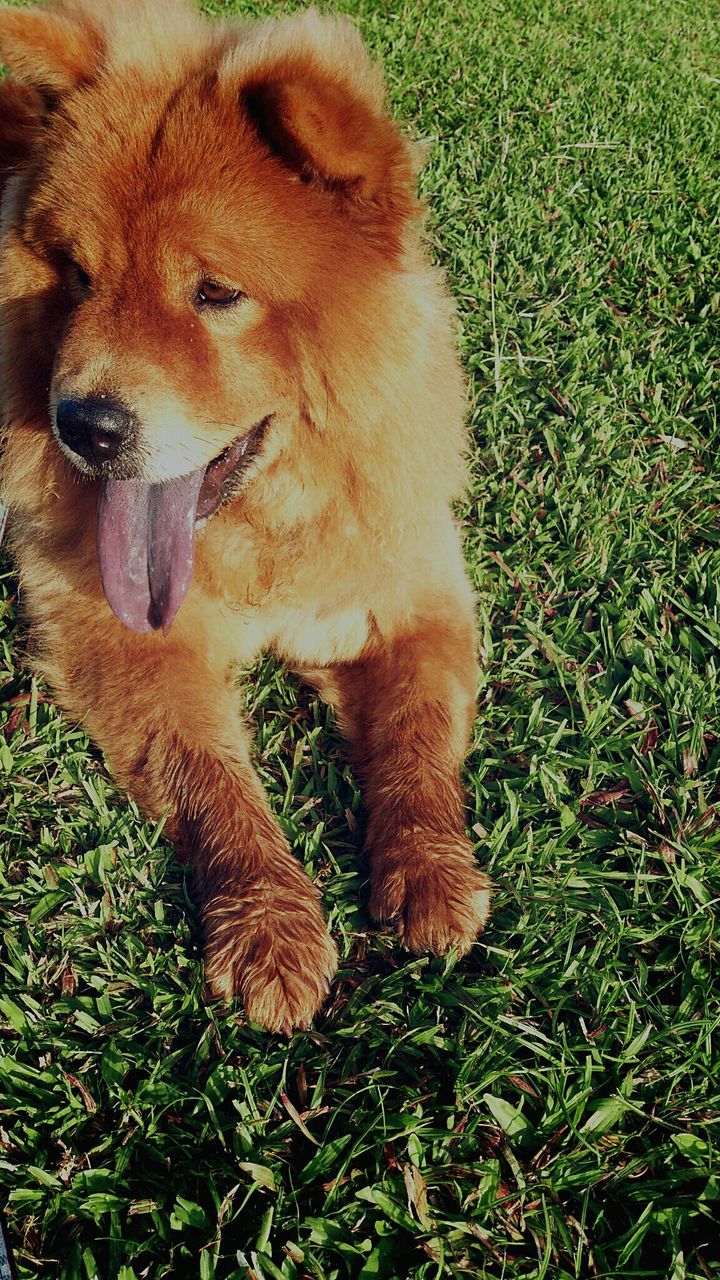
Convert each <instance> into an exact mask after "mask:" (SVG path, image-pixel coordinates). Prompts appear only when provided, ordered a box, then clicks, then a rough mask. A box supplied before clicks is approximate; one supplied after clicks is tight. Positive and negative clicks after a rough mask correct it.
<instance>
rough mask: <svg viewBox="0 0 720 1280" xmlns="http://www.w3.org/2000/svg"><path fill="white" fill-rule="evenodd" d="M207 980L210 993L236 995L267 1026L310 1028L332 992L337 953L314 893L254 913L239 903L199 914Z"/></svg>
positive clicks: (287, 1029) (286, 1029)
mask: <svg viewBox="0 0 720 1280" xmlns="http://www.w3.org/2000/svg"><path fill="white" fill-rule="evenodd" d="M204 918H205V926H206V944H205V978H206V981H207V983H208V986H209V987H210V990H211V991H212V993H213V995H215V996H217V997H218V998H219V999H221V1000H225V1001H230V1000H232V999H233V998H234V997H235V996H242V999H243V1003H244V1006H245V1014H246V1016H247V1018H248V1019H249V1020H250V1021H251V1022H256V1023H258V1024H259V1025H260V1026H261V1027H263V1028H264V1029H265V1030H266V1031H276V1032H282V1033H283V1034H285V1035H290V1033H291V1032H292V1031H293V1030H296V1029H300V1028H303V1027H308V1026H309V1025H310V1023H311V1022H312V1019H313V1017H314V1016H315V1014H316V1013H317V1011H318V1009H319V1008H320V1006H321V1005H322V1004H323V1003H324V1001H325V999H326V998H327V995H328V993H329V991H330V982H331V980H332V978H333V975H334V973H335V970H336V968H337V951H336V949H335V944H334V942H333V941H332V938H331V937H330V935H329V933H328V931H327V928H326V926H325V921H324V920H323V917H322V913H321V911H320V908H319V906H318V904H317V902H316V901H315V898H314V896H313V897H312V898H308V900H305V901H303V902H295V903H291V904H289V905H288V906H287V908H286V909H285V910H281V909H280V908H279V907H278V906H274V907H271V908H265V909H263V911H262V912H259V911H258V909H257V907H256V906H253V905H251V906H249V907H248V909H247V910H245V911H243V910H242V909H241V907H240V906H239V904H238V902H237V901H233V902H232V904H229V903H228V904H226V905H225V906H223V904H222V903H220V902H215V903H213V904H212V905H211V906H210V907H209V908H208V909H207V910H206V912H205V917H204Z"/></svg>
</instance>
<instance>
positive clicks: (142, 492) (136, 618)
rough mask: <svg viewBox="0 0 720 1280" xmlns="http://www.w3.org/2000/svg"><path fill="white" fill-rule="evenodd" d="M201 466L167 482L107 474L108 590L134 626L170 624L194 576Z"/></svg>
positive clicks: (103, 528)
mask: <svg viewBox="0 0 720 1280" xmlns="http://www.w3.org/2000/svg"><path fill="white" fill-rule="evenodd" d="M204 478H205V469H204V468H203V467H201V468H200V469H199V470H198V471H193V472H191V473H190V475H187V476H180V477H179V478H178V479H177V480H168V481H166V482H165V483H164V484H147V483H146V482H145V481H143V480H105V481H104V483H103V486H102V491H101V494H100V504H99V507H98V527H97V547H98V555H99V557H100V576H101V578H102V584H103V590H104V592H105V596H106V598H107V601H108V604H109V605H110V608H111V609H112V611H113V613H114V614H115V615H116V617H118V618H119V619H120V621H121V622H124V623H125V626H126V627H130V628H131V629H132V630H133V631H157V630H158V629H159V628H160V627H162V629H163V631H164V632H165V633H167V632H168V630H169V629H170V625H171V623H172V620H173V618H174V617H175V614H176V613H177V611H178V609H179V608H180V605H181V604H182V602H183V600H184V598H185V595H186V592H187V589H188V587H189V586H190V580H191V578H192V571H193V560H194V558H195V515H196V510H197V504H198V496H199V494H200V489H201V487H202V483H203V480H204Z"/></svg>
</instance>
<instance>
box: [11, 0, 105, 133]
mask: <svg viewBox="0 0 720 1280" xmlns="http://www.w3.org/2000/svg"><path fill="white" fill-rule="evenodd" d="M102 51H103V38H102V35H101V33H100V31H99V30H98V28H97V27H96V26H95V25H94V23H93V22H92V21H91V20H90V19H89V18H88V17H87V15H85V14H81V13H80V12H79V11H76V12H74V11H73V9H72V8H68V9H66V10H64V9H63V8H61V7H58V8H37V9H17V8H14V7H13V8H8V7H5V6H3V7H1V8H0V58H2V61H3V62H4V63H5V64H6V66H7V67H8V69H9V71H10V75H11V76H12V78H13V80H17V81H18V82H19V83H20V84H21V85H24V86H27V87H28V88H29V89H32V90H34V91H35V93H36V94H38V95H39V97H40V99H41V100H42V102H43V103H44V104H45V106H46V108H47V107H50V108H52V107H53V106H54V105H55V104H56V103H57V101H58V100H59V99H60V98H62V97H63V96H64V95H65V94H67V93H69V92H71V91H72V90H73V89H77V88H78V87H79V86H80V85H81V84H83V83H84V82H85V81H86V80H89V79H90V77H91V76H92V75H93V72H94V71H95V69H96V67H97V65H98V62H99V60H100V57H101V54H102Z"/></svg>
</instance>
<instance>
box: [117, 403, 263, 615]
mask: <svg viewBox="0 0 720 1280" xmlns="http://www.w3.org/2000/svg"><path fill="white" fill-rule="evenodd" d="M271 418H272V415H269V416H268V417H266V418H263V419H262V420H261V421H260V422H258V423H257V424H256V426H254V427H252V428H251V430H250V431H248V432H247V433H246V434H245V435H243V436H239V437H238V439H237V440H234V441H233V443H232V444H230V445H228V446H227V448H225V449H223V451H222V453H221V454H219V455H218V457H217V458H214V459H213V461H212V462H211V463H210V465H209V466H207V467H201V468H200V469H199V470H198V471H191V472H190V474H189V475H186V476H179V477H178V478H177V479H176V480H166V481H165V483H164V484H148V483H147V481H145V480H104V481H103V484H102V489H101V491H100V504H99V506H98V522H97V548H98V556H99V559H100V577H101V578H102V585H103V591H104V592H105V597H106V599H107V602H108V604H109V605H110V608H111V609H112V611H113V613H114V614H115V616H116V617H118V618H119V619H120V621H121V622H124V623H125V626H126V627H130V629H131V630H132V631H158V630H159V629H160V627H162V629H163V631H164V632H165V633H166V634H167V632H168V631H169V630H170V626H171V624H172V621H173V618H174V617H175V614H176V613H177V611H178V609H179V608H180V605H181V604H182V602H183V600H184V599H185V596H186V594H187V590H188V587H189V586H190V581H191V579H192V572H193V560H194V558H195V522H196V520H205V519H207V518H208V517H209V516H212V515H214V514H215V512H216V511H217V510H218V508H219V507H220V506H222V504H223V502H226V501H228V500H229V499H230V498H231V497H232V495H233V492H234V487H235V486H237V484H238V483H239V481H240V479H241V477H242V475H243V473H244V472H245V470H246V469H247V467H248V465H249V463H250V462H251V461H252V459H253V458H254V457H255V455H256V453H257V452H258V450H259V449H260V447H261V445H262V442H263V439H264V437H265V432H266V430H267V426H268V423H269V422H270V421H271Z"/></svg>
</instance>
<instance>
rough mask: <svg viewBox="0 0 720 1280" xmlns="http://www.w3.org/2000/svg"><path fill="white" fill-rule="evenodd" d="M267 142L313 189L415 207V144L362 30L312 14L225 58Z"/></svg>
mask: <svg viewBox="0 0 720 1280" xmlns="http://www.w3.org/2000/svg"><path fill="white" fill-rule="evenodd" d="M228 74H229V76H230V78H232V79H234V80H235V83H236V86H237V88H238V89H239V92H240V99H241V102H242V103H243V105H244V107H245V109H246V110H247V112H248V114H249V116H250V118H251V120H252V122H253V125H254V127H255V129H256V131H257V133H258V134H259V135H260V137H261V138H262V139H263V141H264V142H265V143H266V144H267V145H268V146H269V147H270V148H271V149H272V151H274V152H275V154H276V155H277V156H278V157H279V158H280V159H281V160H282V161H283V162H284V164H285V165H286V166H288V167H289V168H290V169H291V170H292V171H293V172H294V173H295V174H296V175H297V176H298V177H300V178H301V179H302V180H303V181H305V182H313V183H315V184H316V185H320V186H323V187H326V188H328V189H330V190H333V191H340V192H346V193H347V194H348V195H351V196H353V197H355V198H357V199H360V200H362V201H366V202H372V203H374V204H375V205H377V206H378V207H379V206H385V205H392V206H393V207H394V208H395V209H396V210H398V211H399V209H400V206H407V209H408V212H409V211H410V207H411V206H412V207H413V208H414V207H416V201H415V174H416V165H415V162H414V154H413V150H412V146H411V144H410V143H409V142H408V141H407V140H406V139H405V138H403V136H402V134H401V132H400V130H399V128H398V126H397V125H396V124H395V122H394V121H393V120H392V119H390V117H389V116H388V114H387V112H386V110H385V107H384V91H383V83H382V78H381V75H380V73H379V71H378V69H377V68H376V67H375V66H373V64H372V63H371V62H370V60H369V58H368V55H367V53H366V51H365V48H364V46H363V44H362V41H361V39H360V36H359V34H358V32H357V31H356V29H355V27H354V26H353V25H352V24H351V23H350V22H349V21H348V20H347V19H344V18H339V17H329V16H328V17H321V16H320V15H319V14H318V13H317V12H316V11H315V10H312V9H309V10H304V11H303V12H301V13H299V14H295V15H293V16H292V17H290V18H283V19H280V20H278V21H275V22H271V23H264V24H262V25H261V26H260V29H259V31H257V32H255V31H251V32H250V33H249V34H248V35H247V36H246V38H245V39H243V40H242V41H241V42H240V44H239V45H238V47H237V48H236V50H235V51H234V52H233V53H232V54H231V55H230V56H229V57H228V58H227V59H226V63H225V67H224V69H223V70H222V71H221V79H226V78H227V76H228Z"/></svg>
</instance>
